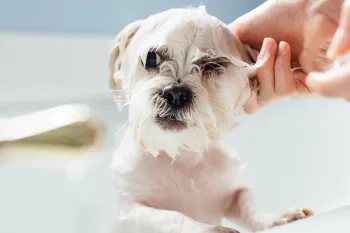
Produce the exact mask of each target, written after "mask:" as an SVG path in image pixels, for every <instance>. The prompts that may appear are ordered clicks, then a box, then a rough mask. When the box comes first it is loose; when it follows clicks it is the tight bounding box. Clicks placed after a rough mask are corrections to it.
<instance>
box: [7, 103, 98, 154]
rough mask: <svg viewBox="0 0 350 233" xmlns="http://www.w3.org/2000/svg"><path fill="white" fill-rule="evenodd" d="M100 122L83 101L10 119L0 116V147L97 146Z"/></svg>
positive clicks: (78, 147) (65, 148)
mask: <svg viewBox="0 0 350 233" xmlns="http://www.w3.org/2000/svg"><path fill="white" fill-rule="evenodd" d="M103 131H104V130H103V124H102V122H100V121H99V120H98V119H97V118H96V117H95V116H94V115H93V114H92V111H91V109H90V108H89V107H88V106H87V105H84V104H68V105H60V106H57V107H53V108H49V109H45V110H41V111H37V112H33V113H30V114H27V115H23V116H16V117H12V118H4V119H1V118H0V149H4V148H13V147H23V146H25V147H31V148H35V150H38V149H50V150H52V149H53V148H57V149H64V150H67V149H68V150H70V149H79V150H80V149H83V148H85V149H86V148H92V147H93V148H97V147H99V146H100V142H101V139H102V136H103Z"/></svg>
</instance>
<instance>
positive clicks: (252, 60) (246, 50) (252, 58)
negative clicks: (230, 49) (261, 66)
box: [236, 39, 259, 78]
mask: <svg viewBox="0 0 350 233" xmlns="http://www.w3.org/2000/svg"><path fill="white" fill-rule="evenodd" d="M236 46H237V49H238V51H239V53H240V54H241V57H242V59H243V61H244V62H246V63H248V64H249V65H251V67H250V69H249V73H248V76H249V78H251V77H254V76H256V67H255V64H256V61H257V60H258V56H259V51H258V50H256V49H254V48H252V47H251V46H249V45H248V44H243V43H242V42H241V41H240V40H238V39H237V40H236Z"/></svg>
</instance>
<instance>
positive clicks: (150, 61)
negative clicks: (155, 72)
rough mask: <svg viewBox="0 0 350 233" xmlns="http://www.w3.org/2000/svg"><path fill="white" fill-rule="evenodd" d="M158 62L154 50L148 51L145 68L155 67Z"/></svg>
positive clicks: (157, 56) (158, 59)
mask: <svg viewBox="0 0 350 233" xmlns="http://www.w3.org/2000/svg"><path fill="white" fill-rule="evenodd" d="M159 64H160V57H159V55H158V54H157V53H156V52H148V54H147V58H146V65H145V68H146V69H152V68H157V67H158V65H159Z"/></svg>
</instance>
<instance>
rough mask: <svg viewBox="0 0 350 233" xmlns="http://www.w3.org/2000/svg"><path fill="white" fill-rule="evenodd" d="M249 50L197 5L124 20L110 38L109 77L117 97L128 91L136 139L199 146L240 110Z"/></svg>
mask: <svg viewBox="0 0 350 233" xmlns="http://www.w3.org/2000/svg"><path fill="white" fill-rule="evenodd" d="M249 55H256V54H252V53H248V52H247V50H246V49H245V48H244V46H243V45H242V44H241V43H240V41H238V40H237V39H236V38H235V36H234V35H233V34H232V33H231V32H230V31H229V30H228V28H227V26H226V25H225V24H224V23H222V22H220V21H219V20H218V19H217V18H215V17H213V16H210V15H209V14H207V13H206V11H205V9H204V7H199V8H193V9H190V8H189V9H172V10H168V11H165V12H162V13H159V14H156V15H152V16H150V17H149V18H147V19H145V20H140V21H136V22H134V23H131V24H129V25H128V26H126V27H125V28H124V29H123V30H122V31H121V32H120V33H119V34H118V36H117V37H116V39H115V44H114V47H113V51H112V55H111V59H110V72H111V73H110V84H111V87H112V89H114V90H113V91H114V92H115V93H116V95H117V97H116V98H117V101H118V100H119V99H118V98H121V96H125V95H126V96H127V97H128V104H129V123H130V125H131V127H132V129H133V134H134V138H135V140H137V142H138V143H139V145H141V146H142V147H143V148H144V149H145V150H146V151H148V152H150V153H152V154H153V155H155V156H156V155H157V154H158V152H159V151H165V152H167V153H168V154H169V155H170V156H172V157H175V155H176V154H177V152H178V150H179V149H180V148H184V149H188V150H192V151H195V152H198V153H201V152H203V151H204V150H205V149H206V148H207V146H208V143H209V141H211V140H218V139H219V138H220V137H221V136H222V134H223V133H224V132H226V131H227V130H229V129H230V128H232V127H233V126H234V124H235V121H234V117H235V116H237V115H239V114H240V113H242V111H243V110H242V105H243V104H244V103H245V102H246V101H247V99H248V97H249V96H250V92H251V89H250V85H249V81H248V77H249V76H250V75H253V74H254V66H251V64H250V59H249ZM125 93H127V94H125Z"/></svg>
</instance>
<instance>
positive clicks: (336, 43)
mask: <svg viewBox="0 0 350 233" xmlns="http://www.w3.org/2000/svg"><path fill="white" fill-rule="evenodd" d="M343 37H344V30H343V29H342V28H339V29H338V30H337V32H336V33H335V35H334V37H333V39H332V42H331V44H330V46H329V48H328V51H327V57H328V58H329V59H331V60H333V59H335V58H336V57H337V56H338V50H339V47H340V46H341V41H342V40H343Z"/></svg>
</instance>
